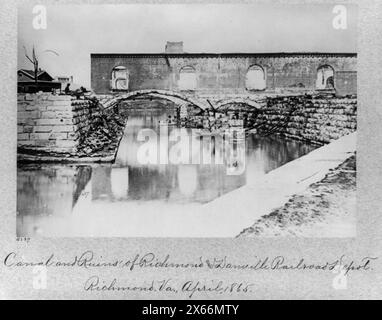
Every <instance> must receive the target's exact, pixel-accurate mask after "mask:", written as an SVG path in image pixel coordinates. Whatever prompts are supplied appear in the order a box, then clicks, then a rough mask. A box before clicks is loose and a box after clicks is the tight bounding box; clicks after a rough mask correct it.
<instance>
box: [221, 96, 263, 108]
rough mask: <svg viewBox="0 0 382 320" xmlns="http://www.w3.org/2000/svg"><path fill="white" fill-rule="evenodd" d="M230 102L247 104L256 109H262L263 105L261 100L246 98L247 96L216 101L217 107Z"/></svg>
mask: <svg viewBox="0 0 382 320" xmlns="http://www.w3.org/2000/svg"><path fill="white" fill-rule="evenodd" d="M229 104H245V105H247V106H250V107H252V108H255V109H261V105H260V103H259V102H257V101H253V100H250V99H246V98H232V99H225V100H220V101H218V102H217V103H216V108H217V109H219V108H223V107H224V106H227V105H229Z"/></svg>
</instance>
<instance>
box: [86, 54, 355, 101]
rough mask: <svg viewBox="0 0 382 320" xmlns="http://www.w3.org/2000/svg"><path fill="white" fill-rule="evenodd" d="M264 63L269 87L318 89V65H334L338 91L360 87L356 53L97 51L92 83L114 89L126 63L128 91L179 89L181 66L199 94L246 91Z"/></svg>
mask: <svg viewBox="0 0 382 320" xmlns="http://www.w3.org/2000/svg"><path fill="white" fill-rule="evenodd" d="M252 65H260V66H261V67H262V68H263V69H264V70H265V73H266V77H265V78H266V90H268V91H272V90H277V89H285V88H288V89H293V90H299V91H303V90H312V89H315V85H316V79H317V69H318V68H319V67H320V66H323V65H330V66H332V67H333V69H334V71H335V76H334V81H335V86H336V91H337V94H338V95H346V94H355V93H356V91H357V81H356V80H357V73H356V70H357V57H356V56H355V55H349V54H343V55H341V54H337V55H336V54H296V55H292V54H279V55H277V54H270V55H268V56H267V55H266V54H257V55H256V54H237V55H234V54H232V55H224V54H223V55H209V54H205V55H193V54H169V55H164V54H163V55H161V54H156V55H155V54H152V55H149V54H148V55H129V54H92V55H91V86H92V89H93V90H94V91H95V92H96V93H97V94H107V93H110V92H111V86H110V79H111V73H112V70H113V68H114V67H116V66H124V67H126V68H127V70H128V74H129V91H135V90H142V89H163V90H175V91H176V90H178V89H179V88H178V82H179V78H180V70H181V69H182V68H183V67H185V66H191V67H193V68H194V69H195V71H196V76H197V77H196V78H197V87H196V90H195V93H196V94H217V93H219V94H243V93H246V92H247V91H246V88H245V79H246V74H247V71H248V68H249V67H250V66H252Z"/></svg>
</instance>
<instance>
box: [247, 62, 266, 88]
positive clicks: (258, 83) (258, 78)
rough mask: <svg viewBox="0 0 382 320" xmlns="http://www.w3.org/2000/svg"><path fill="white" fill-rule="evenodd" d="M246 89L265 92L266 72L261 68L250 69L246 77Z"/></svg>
mask: <svg viewBox="0 0 382 320" xmlns="http://www.w3.org/2000/svg"><path fill="white" fill-rule="evenodd" d="M245 87H246V89H247V90H264V89H265V88H266V83H265V72H264V69H263V68H262V67H261V66H258V65H253V66H251V67H249V69H248V71H247V75H246V77H245Z"/></svg>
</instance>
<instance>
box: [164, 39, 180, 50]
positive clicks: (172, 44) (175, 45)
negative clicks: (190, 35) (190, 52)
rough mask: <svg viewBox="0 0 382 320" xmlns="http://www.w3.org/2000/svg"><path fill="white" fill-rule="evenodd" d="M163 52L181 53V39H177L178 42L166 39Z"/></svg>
mask: <svg viewBox="0 0 382 320" xmlns="http://www.w3.org/2000/svg"><path fill="white" fill-rule="evenodd" d="M165 52H166V53H183V41H179V42H171V41H167V43H166V48H165Z"/></svg>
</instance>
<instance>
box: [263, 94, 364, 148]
mask: <svg viewBox="0 0 382 320" xmlns="http://www.w3.org/2000/svg"><path fill="white" fill-rule="evenodd" d="M255 126H256V127H257V131H258V132H259V133H264V132H267V133H277V134H280V135H283V136H286V137H290V138H293V139H299V140H305V141H309V142H312V143H318V144H324V143H328V142H330V141H332V140H335V139H338V138H340V137H342V136H344V135H347V134H349V133H351V132H354V131H356V128H357V99H356V98H348V97H345V98H336V97H333V96H319V95H316V96H314V95H304V96H290V97H276V98H269V99H267V106H266V107H265V108H264V109H262V112H260V113H259V114H258V116H257V119H256V124H255Z"/></svg>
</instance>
